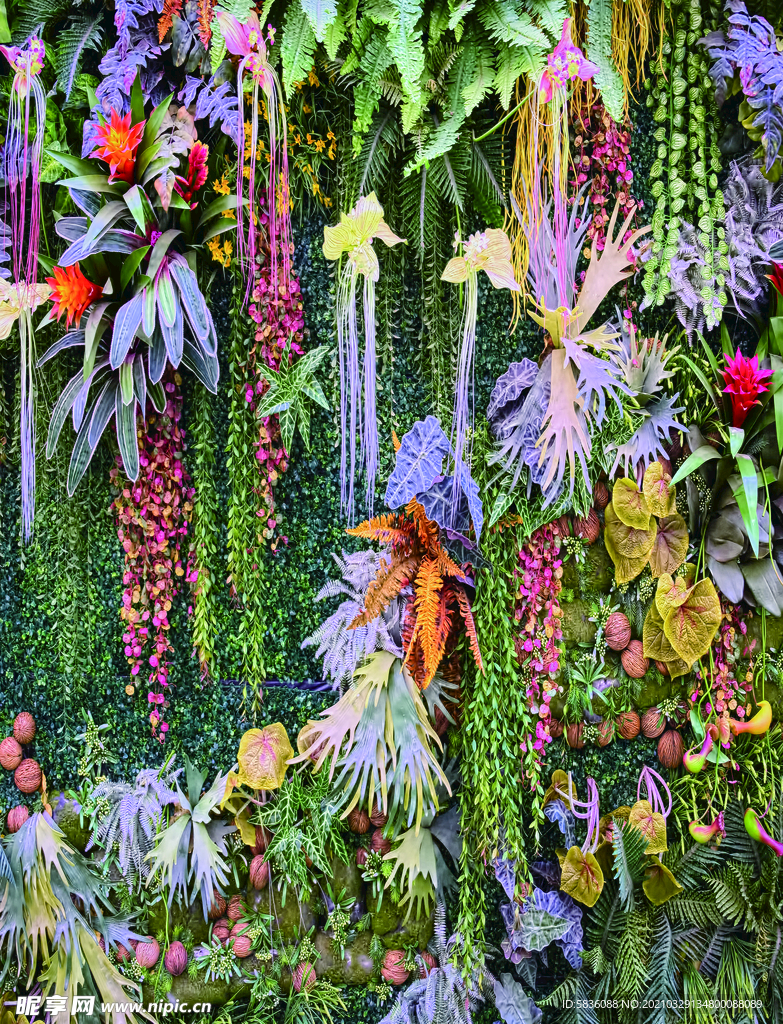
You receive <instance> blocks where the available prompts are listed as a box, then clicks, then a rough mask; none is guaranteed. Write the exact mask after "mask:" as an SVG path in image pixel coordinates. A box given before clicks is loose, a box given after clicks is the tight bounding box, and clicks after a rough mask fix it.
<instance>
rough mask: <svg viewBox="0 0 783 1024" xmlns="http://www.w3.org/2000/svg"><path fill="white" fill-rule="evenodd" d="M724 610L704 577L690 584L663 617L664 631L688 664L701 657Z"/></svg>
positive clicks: (711, 639) (710, 583) (708, 647)
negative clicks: (677, 601)
mask: <svg viewBox="0 0 783 1024" xmlns="http://www.w3.org/2000/svg"><path fill="white" fill-rule="evenodd" d="M722 618H723V613H722V611H721V607H720V599H719V598H718V595H717V593H716V591H715V586H714V584H713V583H712V581H711V580H707V579H703V580H699V582H698V583H697V584H696V585H695V586H694V587H693V589H692V590H691V591H690V593H689V594H688V598H687V600H686V601H684V602H683V603H682V604H681V605H679V607H677V608H672V609H671V611H670V612H669V614H668V615H667V616H666V617H665V619H664V632H665V633H666V638H667V639H668V640H669V642H670V643H671V645H672V647H673V648H674V649H675V651H676V652H677V654H678V656H679V657H680V658H682V660H683V661H684V662H686V663H687V664H688V665H692V664H693V663H694V662H695V661H696V660H697V659H698V658H702V657H704V655H705V654H706V653H707V651H708V650H709V649H710V645H711V644H712V641H713V639H714V637H715V634H716V633H717V631H718V626H720V623H721V620H722Z"/></svg>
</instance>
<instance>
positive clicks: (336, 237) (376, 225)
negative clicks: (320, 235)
mask: <svg viewBox="0 0 783 1024" xmlns="http://www.w3.org/2000/svg"><path fill="white" fill-rule="evenodd" d="M376 238H380V240H381V241H382V242H384V243H385V244H386V245H388V246H393V245H397V244H398V243H399V242H402V243H405V239H404V238H400V237H399V236H397V235H395V234H394V232H393V231H392V230H391V228H390V227H389V225H388V224H387V223H386V222H385V221H384V219H383V207H382V206H381V204H380V203H379V202H378V200H377V198H376V196H375V193H374V192H371V193H370V194H369V195H368V196H366V197H364V198H362V199H360V200H359V201H358V203H357V204H356V206H354V208H353V209H352V210H351V212H350V213H341V214H340V223H339V224H337V225H335V226H334V227H330V226H328V225H327V226H326V227H325V228H324V245H323V252H324V256H325V257H326V258H327V259H328V260H337V259H339V258H340V256H342V255H343V253H347V255H348V259H349V260H350V261H351V262H352V263H353V264H354V265H355V266H356V269H357V270H358V272H359V273H360V274H364V276H365V277H369V278H370V279H371V280H373V281H377V280H378V276H379V266H378V257H377V255H376V253H375V250H374V249H373V247H372V243H373V240H374V239H376Z"/></svg>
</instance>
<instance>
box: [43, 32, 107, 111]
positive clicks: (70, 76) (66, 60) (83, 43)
mask: <svg viewBox="0 0 783 1024" xmlns="http://www.w3.org/2000/svg"><path fill="white" fill-rule="evenodd" d="M102 21H103V16H102V13H100V12H99V13H98V14H97V15H95V16H94V17H93V16H91V15H80V16H79V17H75V18H72V19H71V20H70V21H69V22H68V27H67V28H65V29H63V30H62V31H60V32H58V34H57V43H58V45H57V56H56V59H55V70H56V72H57V88H58V89H59V90H60V91H61V92H64V93H65V98H66V99H68V97H69V96H70V95H71V90H72V89H73V85H74V82H75V81H76V77H77V75H78V74H79V73H80V71H81V69H82V61H83V60H84V54H85V53H86V52H87V51H88V50H99V49H100V47H101V44H102V43H103V24H102Z"/></svg>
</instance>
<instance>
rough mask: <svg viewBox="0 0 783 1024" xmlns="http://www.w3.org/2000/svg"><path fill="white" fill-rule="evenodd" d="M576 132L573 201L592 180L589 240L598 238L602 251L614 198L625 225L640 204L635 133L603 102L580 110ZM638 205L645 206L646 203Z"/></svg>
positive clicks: (597, 246)
mask: <svg viewBox="0 0 783 1024" xmlns="http://www.w3.org/2000/svg"><path fill="white" fill-rule="evenodd" d="M574 130H575V132H576V138H575V140H574V147H575V149H576V151H577V152H576V156H575V159H574V167H575V169H576V178H575V179H574V180H573V181H572V182H571V187H572V200H571V201H572V202H574V201H575V199H576V194H577V193H578V192H579V190H580V189H581V188H582V186H583V185H584V184H585V183H586V182H587V181H590V189H589V192H588V201H589V203H590V205H591V207H592V220H591V221H590V226H589V227H588V229H587V237H588V239H590V240H591V241H592V239H593V238H595V240H596V243H595V244H596V249H597V250H598V251H599V252H601V251H602V250H603V248H604V244H605V239H606V226H607V224H608V223H609V218H610V216H611V212H612V207H613V205H614V199H615V198H616V199H617V201H618V204H619V209H618V211H617V217H618V224H622V222H623V220H624V219H625V217H626V216H627V215H628V213H629V212H630V209H631V207H632V206H633V205H635V203H636V200H634V199H633V198H632V196H631V190H630V186H631V184H632V182H633V171H632V170H631V131H630V128H626V127H620V126H618V125H617V124H615V122H614V121H613V120H612V118H611V117H610V116H609V114H608V113H607V112H606V108H605V107H604V105H603V103H601V102H598V103H594V104H593V107H592V110H590V111H588V110H586V109H583V110H582V111H580V113H579V114H578V115H577V117H576V120H575V124H574ZM638 205H639V207H641V206H642V205H643V204H642V203H639V204H638ZM633 231H634V226H633V225H631V226H630V227H629V229H628V231H627V232H626V235H625V239H628V238H630V236H631V234H632V233H633ZM625 239H624V240H625Z"/></svg>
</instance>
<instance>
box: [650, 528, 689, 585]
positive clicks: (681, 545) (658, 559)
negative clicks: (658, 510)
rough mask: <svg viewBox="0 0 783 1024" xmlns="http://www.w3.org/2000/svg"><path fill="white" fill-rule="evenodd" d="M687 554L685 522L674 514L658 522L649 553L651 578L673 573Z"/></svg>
mask: <svg viewBox="0 0 783 1024" xmlns="http://www.w3.org/2000/svg"><path fill="white" fill-rule="evenodd" d="M687 554H688V527H687V525H686V523H685V520H684V519H683V518H682V516H681V515H680V514H679V512H674V513H672V515H670V516H664V517H663V518H662V519H659V520H658V533H657V534H656V535H655V543H654V544H653V549H652V551H651V552H650V569H651V570H652V574H653V578H657V577H658V576H662V575H663V574H664V573H673V572H675V571H676V570H677V569H679V567H680V566H681V565H682V563H683V561H684V560H685V556H686V555H687Z"/></svg>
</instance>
